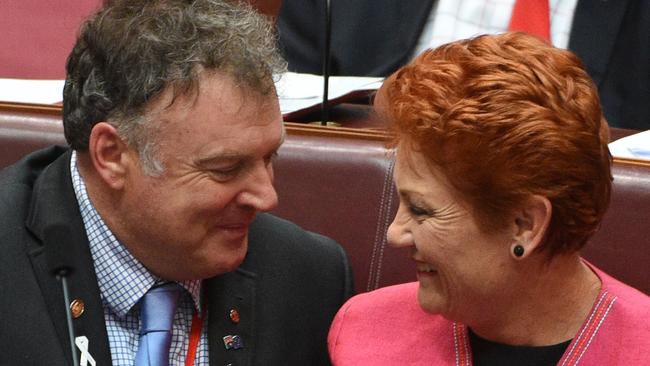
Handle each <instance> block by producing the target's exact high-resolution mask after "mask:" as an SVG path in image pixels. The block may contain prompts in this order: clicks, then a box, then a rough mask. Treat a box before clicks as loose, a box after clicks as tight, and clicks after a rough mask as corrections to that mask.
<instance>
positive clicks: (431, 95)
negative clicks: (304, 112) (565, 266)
mask: <svg viewBox="0 0 650 366" xmlns="http://www.w3.org/2000/svg"><path fill="white" fill-rule="evenodd" d="M386 84H387V85H386V86H385V89H386V90H385V92H386V100H387V112H388V114H389V118H390V120H391V121H392V125H393V128H394V130H395V132H396V133H395V136H396V139H397V140H396V141H395V142H396V143H399V144H400V147H402V148H412V149H416V150H417V151H419V152H421V153H423V154H424V156H426V157H427V159H428V160H429V161H430V162H431V163H432V164H434V165H435V166H436V167H438V168H440V169H442V171H443V172H444V173H445V174H446V176H447V178H448V179H449V180H450V182H451V184H452V185H453V186H454V188H455V189H457V190H458V191H459V192H460V193H461V195H462V196H463V197H464V198H465V200H466V201H467V202H468V203H469V204H470V206H472V207H473V210H474V212H475V216H476V218H477V219H478V220H479V221H480V222H482V223H483V225H484V227H485V229H486V230H496V229H499V228H500V227H503V225H505V224H506V222H507V220H508V218H509V217H511V215H512V214H513V213H514V212H515V211H516V210H517V209H518V208H520V207H522V205H523V203H524V202H525V200H526V199H527V198H528V197H530V196H531V195H542V196H545V197H547V198H548V199H549V200H550V202H551V205H552V216H551V222H550V226H549V229H548V231H547V233H546V240H545V242H544V244H543V246H542V248H543V249H544V250H546V251H548V253H549V254H551V255H554V254H559V253H562V252H573V251H577V250H578V249H580V248H581V247H582V246H583V245H584V244H585V243H586V241H587V240H588V239H589V237H590V236H591V235H592V234H593V233H594V232H595V231H596V230H597V228H598V225H599V223H600V221H601V219H602V216H603V214H604V213H605V210H606V209H607V206H608V204H609V197H610V190H611V180H612V177H611V172H610V163H611V157H610V155H609V150H608V149H607V142H608V138H609V136H608V127H607V123H606V122H605V120H604V118H603V116H602V113H601V107H600V102H599V98H598V94H597V91H596V88H595V86H594V84H593V82H592V81H591V79H590V78H589V76H588V75H587V73H586V72H585V70H584V68H583V66H582V63H581V62H580V60H579V59H578V57H577V56H575V55H574V54H573V53H571V52H569V51H565V50H561V49H557V48H554V47H552V46H550V45H548V44H546V43H544V42H543V41H541V40H539V39H537V38H535V37H532V36H528V35H525V34H522V33H506V34H502V35H486V36H480V37H477V38H474V39H469V40H463V41H458V42H453V43H449V44H447V45H444V46H441V47H439V48H437V49H435V50H429V51H426V52H424V53H423V54H421V55H420V56H419V57H417V58H416V59H415V60H414V61H413V62H412V63H411V64H409V65H406V66H405V67H403V68H402V69H400V70H399V71H397V72H396V73H395V74H394V75H393V76H392V77H391V78H390V79H389V80H388V81H387V83H386Z"/></svg>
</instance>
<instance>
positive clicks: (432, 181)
mask: <svg viewBox="0 0 650 366" xmlns="http://www.w3.org/2000/svg"><path fill="white" fill-rule="evenodd" d="M394 178H395V184H396V186H397V189H398V192H399V197H400V205H399V209H398V211H397V215H396V216H395V219H394V220H393V222H392V223H391V225H390V227H389V229H388V241H389V242H390V243H391V244H392V245H394V246H397V247H411V249H412V257H413V259H414V260H415V267H416V272H417V277H418V281H419V282H420V287H419V291H418V301H419V303H420V306H421V307H422V308H423V309H424V310H425V311H427V312H430V313H435V314H441V315H443V316H445V317H446V318H448V319H451V320H457V321H471V320H472V319H473V318H478V317H480V316H481V315H487V314H488V313H485V312H488V311H503V309H498V308H497V305H495V304H496V303H497V302H498V301H497V302H495V301H492V300H495V296H499V294H500V293H502V292H506V291H507V289H508V281H509V278H508V276H509V275H508V273H509V271H508V270H507V268H508V261H509V258H510V255H509V248H510V246H511V244H512V243H513V240H514V239H513V237H514V232H513V231H511V230H509V229H508V228H506V229H504V230H501V231H499V232H497V233H486V232H484V231H483V230H482V228H481V224H480V223H479V222H477V221H476V220H475V219H474V216H473V215H472V213H471V207H469V206H468V204H467V203H466V202H465V201H464V200H462V197H461V195H460V193H459V192H458V191H456V190H455V189H454V188H453V187H452V186H451V185H450V183H449V182H448V180H447V179H446V177H445V176H444V174H443V173H442V172H441V171H440V170H439V169H436V168H433V167H432V166H431V165H429V164H427V163H426V161H425V159H424V157H423V156H422V155H421V154H420V153H418V152H415V151H412V150H408V146H406V145H404V144H402V145H400V147H399V148H398V153H397V160H396V165H395V174H394ZM513 230H514V229H513ZM500 305H503V302H500Z"/></svg>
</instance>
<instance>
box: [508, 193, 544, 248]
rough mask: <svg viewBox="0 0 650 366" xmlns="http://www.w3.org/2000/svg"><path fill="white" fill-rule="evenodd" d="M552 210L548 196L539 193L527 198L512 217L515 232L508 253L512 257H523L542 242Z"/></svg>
mask: <svg viewBox="0 0 650 366" xmlns="http://www.w3.org/2000/svg"><path fill="white" fill-rule="evenodd" d="M552 211H553V207H552V206H551V202H550V201H549V200H548V198H546V197H544V196H539V195H532V196H530V197H529V198H528V200H527V201H526V202H525V203H524V206H523V207H522V208H521V209H520V210H519V211H518V213H517V214H516V215H515V218H514V219H515V227H516V233H515V236H514V243H513V244H512V247H511V248H510V249H511V250H510V254H511V255H512V256H513V257H514V258H516V259H522V258H525V257H527V256H528V255H530V254H531V253H533V252H534V251H535V250H536V249H537V248H538V247H540V246H541V245H542V244H543V240H544V236H545V235H546V230H547V229H548V226H549V223H550V222H551V214H552ZM517 246H520V247H522V248H523V250H521V248H517Z"/></svg>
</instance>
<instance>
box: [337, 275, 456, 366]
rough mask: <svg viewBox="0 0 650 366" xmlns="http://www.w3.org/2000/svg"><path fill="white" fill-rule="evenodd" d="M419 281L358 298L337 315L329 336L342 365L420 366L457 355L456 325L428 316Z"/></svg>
mask: <svg viewBox="0 0 650 366" xmlns="http://www.w3.org/2000/svg"><path fill="white" fill-rule="evenodd" d="M417 291H418V283H417V282H414V283H407V284H402V285H396V286H389V287H384V288H381V289H378V290H375V291H371V292H367V293H363V294H360V295H357V296H354V297H353V298H351V299H350V300H348V302H346V303H345V305H343V307H342V308H341V309H340V310H339V312H338V314H337V315H336V317H335V319H334V322H333V323H332V327H331V328H330V333H329V337H328V346H329V350H330V356H331V357H332V360H333V361H335V362H334V363H335V364H337V365H390V364H396V363H395V362H398V361H399V362H400V363H402V364H409V365H419V364H422V363H421V361H423V360H431V359H432V357H433V359H435V357H437V356H438V357H439V356H442V355H445V357H447V356H446V355H448V354H449V353H451V354H453V337H452V331H453V330H452V323H451V322H450V321H448V320H446V319H444V318H443V317H441V316H439V315H434V314H429V313H426V312H425V311H424V310H422V308H420V306H419V304H418V300H417Z"/></svg>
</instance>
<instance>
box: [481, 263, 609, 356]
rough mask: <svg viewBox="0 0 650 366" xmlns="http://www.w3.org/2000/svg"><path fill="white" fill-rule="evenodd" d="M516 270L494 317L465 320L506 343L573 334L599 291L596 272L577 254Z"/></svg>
mask: <svg viewBox="0 0 650 366" xmlns="http://www.w3.org/2000/svg"><path fill="white" fill-rule="evenodd" d="M539 257H540V258H530V259H529V260H531V261H537V263H529V264H524V266H525V269H518V270H516V273H515V276H513V277H514V278H516V280H515V281H514V283H512V288H514V289H515V290H514V291H508V293H509V295H506V296H505V298H503V299H495V300H496V301H497V302H501V301H500V300H502V303H500V304H499V305H500V308H501V309H502V311H500V312H499V313H498V314H494V316H493V317H486V316H485V313H483V316H479V317H477V318H476V319H475V320H476V321H470V322H468V325H469V326H470V327H471V328H472V330H473V331H474V333H476V334H477V335H479V336H480V337H482V338H485V339H488V340H491V341H493V342H499V343H504V344H510V345H525V346H547V345H553V344H558V343H561V342H564V341H567V340H569V339H572V338H573V337H574V336H575V335H576V333H577V332H578V331H579V330H580V328H581V326H582V324H583V323H584V321H585V320H586V319H587V317H588V316H589V313H590V311H591V309H592V307H593V304H594V302H595V301H596V298H597V297H598V294H599V292H600V288H601V282H600V279H599V278H598V276H596V274H595V273H594V272H593V271H592V270H591V269H590V268H589V267H588V266H587V265H586V264H584V263H583V262H582V260H581V259H580V257H579V255H578V254H577V253H576V254H573V255H561V256H557V257H554V258H553V259H552V260H551V261H550V262H546V260H545V259H544V258H541V255H540V256H539Z"/></svg>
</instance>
